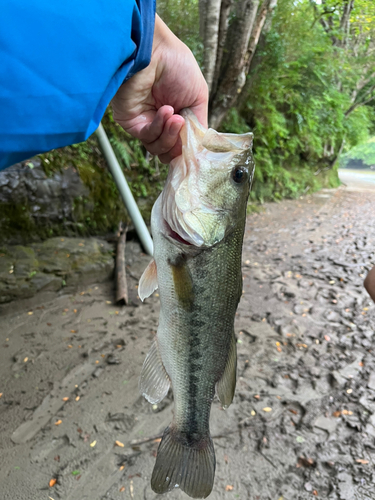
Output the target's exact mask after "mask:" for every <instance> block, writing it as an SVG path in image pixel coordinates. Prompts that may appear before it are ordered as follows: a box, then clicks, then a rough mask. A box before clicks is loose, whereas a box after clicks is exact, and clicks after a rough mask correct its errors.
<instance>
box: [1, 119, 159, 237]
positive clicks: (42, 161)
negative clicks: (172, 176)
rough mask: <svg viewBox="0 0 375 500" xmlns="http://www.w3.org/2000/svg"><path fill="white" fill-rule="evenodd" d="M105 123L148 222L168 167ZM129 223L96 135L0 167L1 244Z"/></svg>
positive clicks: (110, 121)
mask: <svg viewBox="0 0 375 500" xmlns="http://www.w3.org/2000/svg"><path fill="white" fill-rule="evenodd" d="M103 124H104V126H105V129H106V131H107V134H108V137H109V139H110V141H111V143H112V146H113V148H114V150H115V152H116V155H117V158H118V160H119V162H120V164H121V166H122V168H123V170H124V174H125V177H126V179H127V181H128V183H129V186H130V189H131V190H132V192H133V195H134V197H135V199H136V201H137V203H138V205H139V207H140V210H141V213H142V215H143V216H144V218H145V220H146V222H148V221H149V218H150V213H151V208H152V205H153V203H154V201H155V200H156V198H157V196H158V195H159V193H160V191H161V190H162V187H163V184H164V180H165V177H166V174H167V167H166V166H165V165H161V164H159V163H158V161H157V160H156V159H153V158H152V159H150V160H148V159H146V152H145V150H144V148H143V147H142V146H141V144H140V143H139V141H137V140H135V139H133V138H131V137H130V136H129V135H128V134H126V133H125V132H124V131H123V130H122V128H121V127H120V126H118V125H117V124H115V123H114V121H113V119H112V117H111V115H110V114H109V113H108V114H107V115H106V116H105V117H104V119H103ZM120 221H124V222H126V223H128V224H131V221H130V220H129V216H128V214H127V211H126V209H125V207H124V204H123V201H122V199H121V197H120V195H119V193H118V190H117V187H116V185H115V183H114V181H113V178H112V176H111V174H110V173H109V171H108V169H107V165H106V162H105V159H104V157H103V155H102V154H101V151H100V149H99V146H98V143H97V141H96V137H95V134H94V135H92V136H91V137H90V138H89V139H88V140H87V141H86V142H84V143H81V144H75V145H73V146H68V147H66V148H61V149H55V150H53V151H50V152H48V153H45V154H43V155H39V156H38V157H37V158H33V159H32V160H27V161H25V162H23V163H20V164H17V165H14V166H12V167H10V168H9V169H6V170H4V171H2V172H0V245H1V244H3V243H5V242H7V243H20V244H27V243H29V242H31V241H38V240H44V239H46V238H50V237H53V236H90V235H101V234H106V233H108V232H112V231H114V230H115V229H116V228H117V227H118V224H119V222H120Z"/></svg>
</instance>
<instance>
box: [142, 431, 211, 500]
mask: <svg viewBox="0 0 375 500" xmlns="http://www.w3.org/2000/svg"><path fill="white" fill-rule="evenodd" d="M214 477H215V452H214V445H213V443H212V440H211V437H210V436H209V435H208V436H207V438H205V439H203V440H201V441H198V442H196V443H194V445H193V446H188V444H187V443H186V440H184V439H183V437H182V436H181V435H179V433H178V432H175V431H173V430H172V429H171V428H170V427H167V429H166V430H165V431H164V435H163V439H162V440H161V443H160V445H159V449H158V454H157V457H156V464H155V467H154V471H153V473H152V478H151V487H152V489H153V490H154V491H155V493H166V492H167V491H171V490H173V489H174V488H181V490H182V491H184V492H185V493H186V494H187V495H189V496H190V497H192V498H206V497H208V495H209V494H210V493H211V491H212V486H213V483H214Z"/></svg>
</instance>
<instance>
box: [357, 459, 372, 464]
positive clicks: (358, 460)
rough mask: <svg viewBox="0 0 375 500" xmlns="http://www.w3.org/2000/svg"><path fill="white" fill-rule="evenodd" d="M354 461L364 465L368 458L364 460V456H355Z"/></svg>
mask: <svg viewBox="0 0 375 500" xmlns="http://www.w3.org/2000/svg"><path fill="white" fill-rule="evenodd" d="M356 462H357V463H359V464H363V465H366V464H368V463H369V460H365V459H364V458H357V460H356Z"/></svg>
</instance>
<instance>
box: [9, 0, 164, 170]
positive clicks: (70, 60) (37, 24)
mask: <svg viewBox="0 0 375 500" xmlns="http://www.w3.org/2000/svg"><path fill="white" fill-rule="evenodd" d="M153 5H154V4H153V0H142V1H141V2H140V7H139V6H138V4H137V3H136V1H135V0H120V1H119V0H108V1H107V2H102V1H101V0H81V1H80V2H78V3H77V2H74V0H66V1H65V2H48V1H47V0H30V1H26V0H14V1H12V2H5V4H4V8H3V7H2V12H1V15H0V54H1V70H0V170H1V168H5V167H7V166H9V165H11V164H12V163H16V162H19V161H22V160H25V159H27V158H30V157H31V156H33V155H34V154H37V153H41V152H44V151H47V150H49V149H52V148H57V147H61V146H66V145H68V144H72V143H75V142H80V141H83V140H85V139H86V138H87V137H88V136H89V135H91V134H92V133H93V132H94V131H95V129H96V128H97V126H98V125H99V122H100V120H101V118H102V116H103V114H104V111H105V109H106V107H107V105H108V104H109V102H110V100H111V99H112V97H113V95H114V94H115V93H116V91H117V90H118V88H119V87H120V85H121V84H122V83H123V81H124V80H125V79H126V77H129V76H130V75H131V74H134V73H135V72H137V71H140V70H141V69H142V68H144V67H145V66H146V65H147V64H148V62H149V60H150V55H151V45H152V35H153V24H154V16H155V13H154V7H153ZM30 26H33V36H32V37H28V36H27V35H26V34H27V33H28V32H29V28H30ZM22 37H23V38H22Z"/></svg>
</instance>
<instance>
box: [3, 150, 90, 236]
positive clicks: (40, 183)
mask: <svg viewBox="0 0 375 500" xmlns="http://www.w3.org/2000/svg"><path fill="white" fill-rule="evenodd" d="M88 196H89V189H88V187H86V186H85V185H84V184H83V182H82V181H81V178H80V176H79V175H78V172H77V170H76V169H74V168H73V167H67V168H66V169H64V170H62V171H61V172H54V173H53V175H52V176H51V177H48V176H47V175H46V174H45V172H44V169H43V167H42V165H41V161H40V160H39V159H33V160H32V161H28V162H24V163H17V164H16V165H13V166H12V167H10V168H8V169H5V170H3V171H1V172H0V244H1V243H5V242H13V243H23V242H25V241H33V240H35V239H37V238H36V237H37V235H38V236H41V237H43V236H44V237H48V236H51V235H53V234H54V232H55V231H56V228H58V227H59V226H60V231H58V232H61V231H63V230H67V231H69V230H70V231H71V232H72V234H74V233H76V225H77V221H76V218H75V215H74V207H75V202H76V200H77V199H80V198H83V197H88Z"/></svg>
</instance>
